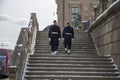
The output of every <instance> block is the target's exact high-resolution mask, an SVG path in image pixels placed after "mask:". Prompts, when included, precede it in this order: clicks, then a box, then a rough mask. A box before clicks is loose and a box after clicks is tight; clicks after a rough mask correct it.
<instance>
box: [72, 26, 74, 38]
mask: <svg viewBox="0 0 120 80" xmlns="http://www.w3.org/2000/svg"><path fill="white" fill-rule="evenodd" d="M72 39H74V30H73V28H72Z"/></svg>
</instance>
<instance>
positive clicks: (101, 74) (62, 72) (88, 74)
mask: <svg viewBox="0 0 120 80" xmlns="http://www.w3.org/2000/svg"><path fill="white" fill-rule="evenodd" d="M26 74H27V75H31V76H32V75H49V74H51V75H80V76H119V73H118V72H114V73H108V72H81V71H26Z"/></svg>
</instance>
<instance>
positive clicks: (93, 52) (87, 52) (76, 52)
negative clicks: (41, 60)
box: [34, 50, 97, 55]
mask: <svg viewBox="0 0 120 80" xmlns="http://www.w3.org/2000/svg"><path fill="white" fill-rule="evenodd" d="M34 53H51V51H49V50H35V52H34ZM61 53H63V54H65V51H64V50H59V51H58V53H57V54H61ZM70 53H71V54H88V55H89V54H93V55H96V53H97V51H71V52H70Z"/></svg>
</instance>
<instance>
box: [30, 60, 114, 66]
mask: <svg viewBox="0 0 120 80" xmlns="http://www.w3.org/2000/svg"><path fill="white" fill-rule="evenodd" d="M28 63H29V64H39V63H43V64H47V63H51V64H54V63H59V64H73V65H74V64H81V65H83V64H88V65H90V64H93V65H98V64H100V65H114V63H113V62H107V61H106V62H105V61H104V62H103V61H65V60H49V61H48V60H29V61H28Z"/></svg>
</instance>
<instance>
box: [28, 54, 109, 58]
mask: <svg viewBox="0 0 120 80" xmlns="http://www.w3.org/2000/svg"><path fill="white" fill-rule="evenodd" d="M54 56H55V57H78V58H81V57H82V58H83V57H84V58H111V56H99V55H85V56H84V55H69V56H68V55H54ZM29 57H53V56H51V55H45V54H39V55H29Z"/></svg>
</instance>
